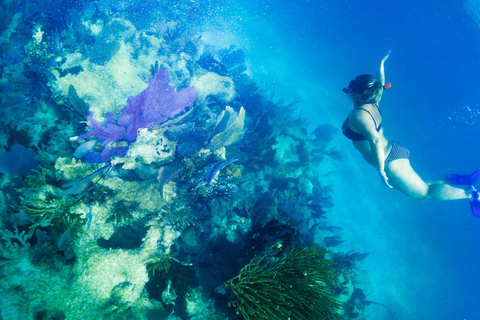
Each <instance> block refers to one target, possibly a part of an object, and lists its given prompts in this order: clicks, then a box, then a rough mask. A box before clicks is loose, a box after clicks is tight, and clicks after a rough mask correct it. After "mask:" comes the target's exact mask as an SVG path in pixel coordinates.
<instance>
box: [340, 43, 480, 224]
mask: <svg viewBox="0 0 480 320" xmlns="http://www.w3.org/2000/svg"><path fill="white" fill-rule="evenodd" d="M389 56H390V51H388V53H387V54H386V55H385V57H383V59H382V60H381V61H380V67H379V70H378V75H377V78H375V77H373V76H371V75H360V76H358V77H356V78H355V79H354V80H352V81H350V84H349V85H348V88H344V89H343V92H345V93H346V94H347V95H348V97H349V98H350V99H351V100H352V101H353V110H352V111H351V112H350V114H349V115H348V117H347V119H346V120H345V122H344V123H343V126H342V131H343V134H344V135H345V136H346V137H347V138H348V139H350V140H352V143H353V146H354V147H355V149H357V150H358V151H359V152H360V153H361V155H362V156H363V158H364V159H365V161H367V163H369V164H370V165H372V166H373V167H375V169H377V171H378V174H379V175H380V179H381V180H382V182H383V183H384V184H385V185H386V186H388V187H389V188H392V187H393V188H395V189H397V190H399V191H401V192H403V193H404V194H406V195H407V196H410V197H414V198H417V199H422V200H456V199H469V200H470V207H471V209H472V212H473V214H474V215H475V216H477V217H479V218H480V196H479V192H478V191H477V190H476V189H475V188H474V187H473V183H475V181H476V180H477V176H478V171H475V172H474V173H472V174H470V175H457V174H451V175H449V176H448V177H447V178H446V179H445V180H440V181H435V182H425V181H424V180H422V178H420V177H419V176H418V174H417V173H416V172H415V171H414V170H413V169H412V167H411V165H410V161H409V160H408V158H409V156H410V151H409V150H408V149H407V148H405V147H404V146H403V145H402V144H400V143H399V142H398V141H394V140H388V139H387V138H385V136H384V135H383V127H382V113H381V112H380V108H379V106H378V104H379V102H380V99H381V98H382V94H383V90H384V89H387V88H389V87H390V86H391V85H390V84H387V85H385V71H384V64H385V61H386V60H387V58H388V57H389ZM460 185H465V186H466V187H465V188H462V187H457V186H460Z"/></svg>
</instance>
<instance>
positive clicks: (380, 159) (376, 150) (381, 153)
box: [351, 113, 392, 188]
mask: <svg viewBox="0 0 480 320" xmlns="http://www.w3.org/2000/svg"><path fill="white" fill-rule="evenodd" d="M351 125H352V127H354V128H355V130H357V131H358V132H359V133H361V134H362V135H363V136H364V137H365V138H366V139H367V141H368V142H369V143H370V149H371V150H372V152H373V163H372V165H373V166H374V167H375V169H377V171H378V174H379V175H380V178H381V179H382V182H383V183H384V184H385V185H386V186H387V187H389V188H391V187H392V186H391V185H390V184H389V183H388V178H387V175H386V173H385V146H384V145H383V142H382V139H381V138H380V134H379V133H378V132H377V130H376V128H375V125H374V123H373V121H372V119H371V118H370V116H368V115H367V114H366V113H365V114H363V113H360V114H357V116H356V117H353V119H352V123H351Z"/></svg>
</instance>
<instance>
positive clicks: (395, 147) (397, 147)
mask: <svg viewBox="0 0 480 320" xmlns="http://www.w3.org/2000/svg"><path fill="white" fill-rule="evenodd" d="M409 157H410V151H409V150H408V149H407V148H405V147H404V146H403V145H402V144H401V143H400V142H397V141H395V140H393V141H392V149H390V153H389V154H388V156H387V158H386V159H385V164H386V165H387V164H389V163H390V162H392V161H395V160H398V159H408V158H409Z"/></svg>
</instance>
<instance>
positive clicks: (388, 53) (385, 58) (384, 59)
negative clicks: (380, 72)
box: [380, 50, 392, 67]
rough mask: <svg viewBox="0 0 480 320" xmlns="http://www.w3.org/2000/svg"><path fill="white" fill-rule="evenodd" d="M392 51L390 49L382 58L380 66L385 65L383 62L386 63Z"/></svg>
mask: <svg viewBox="0 0 480 320" xmlns="http://www.w3.org/2000/svg"><path fill="white" fill-rule="evenodd" d="M390 53H392V50H388V52H387V54H386V55H385V57H383V58H382V60H380V67H383V64H384V63H385V61H386V60H387V59H388V57H390Z"/></svg>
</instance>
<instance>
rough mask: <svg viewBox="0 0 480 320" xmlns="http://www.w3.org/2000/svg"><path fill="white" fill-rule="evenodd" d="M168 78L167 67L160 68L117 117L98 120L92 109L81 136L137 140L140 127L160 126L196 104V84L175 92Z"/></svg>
mask: <svg viewBox="0 0 480 320" xmlns="http://www.w3.org/2000/svg"><path fill="white" fill-rule="evenodd" d="M168 80H169V75H168V71H167V70H166V69H163V68H159V69H158V70H157V72H156V73H155V75H154V76H153V78H152V80H151V81H150V83H149V84H148V87H147V89H145V90H144V91H143V92H142V93H140V94H139V95H138V96H136V97H130V98H128V101H127V106H126V107H125V108H124V109H123V110H122V114H121V115H120V116H119V117H118V119H116V120H115V119H114V116H113V114H112V113H109V114H107V119H106V120H105V121H104V122H103V123H98V122H96V121H95V120H94V119H93V114H92V113H90V114H89V116H88V118H87V119H88V126H89V127H90V132H89V133H87V134H85V135H82V136H80V137H79V138H81V139H86V138H89V137H96V138H98V139H103V143H102V144H103V145H106V144H108V143H110V142H113V141H119V140H127V141H135V140H136V139H137V130H138V129H140V128H150V127H153V126H157V125H159V124H161V123H162V122H164V121H165V120H167V119H168V118H171V117H173V116H175V115H177V114H179V113H180V112H182V111H183V110H184V109H185V108H186V107H189V106H191V105H193V103H194V102H195V99H196V98H197V91H196V90H195V88H193V87H188V88H184V89H182V90H180V91H178V92H176V91H175V88H174V87H171V86H170V85H168ZM160 127H161V126H160Z"/></svg>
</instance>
